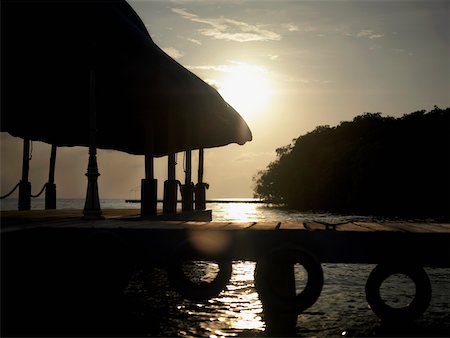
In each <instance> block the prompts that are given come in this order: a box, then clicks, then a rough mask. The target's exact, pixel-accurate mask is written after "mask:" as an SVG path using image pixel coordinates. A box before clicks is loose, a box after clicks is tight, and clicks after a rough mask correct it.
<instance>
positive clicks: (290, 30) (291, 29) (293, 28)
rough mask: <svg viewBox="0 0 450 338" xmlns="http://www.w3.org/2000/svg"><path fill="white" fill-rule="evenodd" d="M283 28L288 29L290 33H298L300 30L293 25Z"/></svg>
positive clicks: (285, 25)
mask: <svg viewBox="0 0 450 338" xmlns="http://www.w3.org/2000/svg"><path fill="white" fill-rule="evenodd" d="M283 27H284V28H286V29H287V30H288V31H289V32H298V31H299V30H300V28H299V27H298V26H297V25H294V24H292V23H287V24H284V25H283Z"/></svg>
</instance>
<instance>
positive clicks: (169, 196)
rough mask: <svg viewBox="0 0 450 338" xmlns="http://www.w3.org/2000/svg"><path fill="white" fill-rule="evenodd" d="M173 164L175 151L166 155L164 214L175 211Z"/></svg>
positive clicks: (176, 183)
mask: <svg viewBox="0 0 450 338" xmlns="http://www.w3.org/2000/svg"><path fill="white" fill-rule="evenodd" d="M175 166H176V161H175V153H170V154H169V156H168V165H167V167H168V168H167V180H166V181H165V182H164V199H163V213H165V214H174V213H176V212H177V195H178V194H177V193H178V182H177V180H176V177H175V176H176V175H175V168H176V167H175Z"/></svg>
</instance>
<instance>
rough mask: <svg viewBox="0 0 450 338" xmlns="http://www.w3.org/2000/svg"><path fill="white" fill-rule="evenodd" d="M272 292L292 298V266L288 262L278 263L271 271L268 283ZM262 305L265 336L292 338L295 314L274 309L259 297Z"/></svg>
mask: <svg viewBox="0 0 450 338" xmlns="http://www.w3.org/2000/svg"><path fill="white" fill-rule="evenodd" d="M268 282H270V283H271V284H272V288H273V292H274V293H276V294H277V295H278V296H281V297H284V298H292V297H295V296H296V293H295V271H294V265H292V264H289V263H288V262H279V264H277V265H276V266H275V267H274V271H272V276H271V278H270V281H268ZM260 299H261V303H262V305H263V317H264V322H265V323H266V334H268V335H269V336H278V337H292V336H295V329H296V326H297V316H298V315H297V314H296V313H295V312H293V311H292V310H290V309H286V310H282V309H280V308H274V307H273V306H272V304H270V301H267V300H266V299H264V298H263V297H260Z"/></svg>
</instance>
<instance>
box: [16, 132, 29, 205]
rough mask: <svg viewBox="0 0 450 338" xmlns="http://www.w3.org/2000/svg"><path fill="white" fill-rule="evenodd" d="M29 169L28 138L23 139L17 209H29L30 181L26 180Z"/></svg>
mask: <svg viewBox="0 0 450 338" xmlns="http://www.w3.org/2000/svg"><path fill="white" fill-rule="evenodd" d="M29 171H30V140H29V139H24V140H23V157H22V179H21V180H20V182H19V210H30V209H31V183H30V182H29V181H28V173H29Z"/></svg>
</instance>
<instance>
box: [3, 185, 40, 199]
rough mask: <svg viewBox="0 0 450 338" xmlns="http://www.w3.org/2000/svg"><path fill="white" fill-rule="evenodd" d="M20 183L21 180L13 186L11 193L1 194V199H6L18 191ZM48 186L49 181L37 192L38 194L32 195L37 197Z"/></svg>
mask: <svg viewBox="0 0 450 338" xmlns="http://www.w3.org/2000/svg"><path fill="white" fill-rule="evenodd" d="M19 185H20V182H19V183H17V184H16V185H15V186H14V188H13V189H12V190H11V191H10V192H9V193H7V194H5V195H3V196H1V197H0V199H5V198H7V197H8V196H11V195H12V194H13V193H14V191H16V189H17V188H18V187H19ZM46 186H47V183H44V186H43V187H42V189H41V191H39V193H37V194H36V195H33V194H31V197H33V198H36V197H39V196H41V195H42V193H43V192H44V190H45V187H46Z"/></svg>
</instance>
